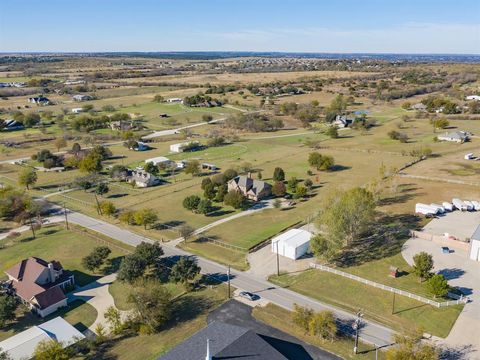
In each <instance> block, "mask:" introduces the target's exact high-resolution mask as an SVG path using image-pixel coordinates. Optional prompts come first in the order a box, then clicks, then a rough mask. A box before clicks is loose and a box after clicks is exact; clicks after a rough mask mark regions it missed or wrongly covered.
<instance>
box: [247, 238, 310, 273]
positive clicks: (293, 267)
mask: <svg viewBox="0 0 480 360" xmlns="http://www.w3.org/2000/svg"><path fill="white" fill-rule="evenodd" d="M247 260H248V263H249V264H250V269H248V270H247V273H250V274H255V275H258V276H262V277H263V278H265V279H267V278H268V276H269V275H272V274H276V273H277V255H276V254H275V253H273V252H272V250H271V244H268V245H266V246H264V247H262V248H261V249H259V250H257V251H255V252H253V253H250V254H248V257H247ZM278 260H279V261H278V262H279V265H280V266H279V267H280V271H281V272H288V273H295V272H300V271H303V270H306V269H308V268H309V264H310V262H312V258H311V257H305V258H301V259H298V260H292V259H289V258H287V257H284V256H281V255H280V256H279V257H278Z"/></svg>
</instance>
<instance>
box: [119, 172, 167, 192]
mask: <svg viewBox="0 0 480 360" xmlns="http://www.w3.org/2000/svg"><path fill="white" fill-rule="evenodd" d="M127 181H128V182H134V183H135V186H137V187H140V188H146V187H150V186H155V185H158V184H160V179H159V178H158V177H156V176H155V175H152V174H150V173H148V172H146V171H144V170H133V171H132V173H131V175H130V176H129V177H128V178H127Z"/></svg>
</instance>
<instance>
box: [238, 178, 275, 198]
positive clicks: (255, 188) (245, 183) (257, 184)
mask: <svg viewBox="0 0 480 360" xmlns="http://www.w3.org/2000/svg"><path fill="white" fill-rule="evenodd" d="M230 181H233V182H235V183H236V184H237V185H238V186H239V187H243V188H245V189H246V191H247V192H250V191H251V192H253V193H254V194H259V193H261V192H262V191H263V190H264V189H269V188H271V185H270V184H269V183H266V182H265V181H261V180H256V179H252V178H250V177H248V176H245V175H240V176H237V177H236V178H234V179H232V180H230Z"/></svg>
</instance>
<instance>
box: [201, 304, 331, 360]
mask: <svg viewBox="0 0 480 360" xmlns="http://www.w3.org/2000/svg"><path fill="white" fill-rule="evenodd" d="M212 321H221V322H224V323H227V324H231V325H237V326H242V327H245V328H248V329H250V330H252V331H255V332H256V333H257V334H259V335H261V336H262V337H263V339H264V340H265V341H267V342H268V343H269V344H270V345H272V346H273V347H275V348H276V349H277V350H278V351H280V352H281V353H282V354H283V356H285V357H286V358H287V359H292V360H313V359H315V360H339V359H340V358H339V357H337V356H335V355H333V354H331V353H329V352H327V351H325V350H322V349H319V348H317V347H314V346H312V345H309V344H306V343H304V342H303V341H301V340H299V339H297V338H295V337H293V336H291V335H289V334H286V333H284V332H282V331H280V330H277V329H275V328H273V327H271V326H268V325H266V324H264V323H262V322H260V321H257V320H256V319H255V318H254V317H253V316H252V308H251V307H250V306H248V305H245V304H242V303H239V302H238V301H236V300H230V301H228V302H227V303H225V304H223V305H222V306H220V307H219V308H217V309H215V310H214V311H212V312H211V313H210V314H209V315H208V318H207V322H208V323H210V322H212ZM289 343H290V344H289ZM286 345H288V346H286Z"/></svg>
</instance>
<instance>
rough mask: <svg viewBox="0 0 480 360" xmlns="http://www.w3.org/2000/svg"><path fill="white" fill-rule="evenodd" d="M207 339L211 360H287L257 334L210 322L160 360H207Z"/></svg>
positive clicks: (234, 326)
mask: <svg viewBox="0 0 480 360" xmlns="http://www.w3.org/2000/svg"><path fill="white" fill-rule="evenodd" d="M207 339H208V340H210V354H211V355H212V359H242V360H249V359H255V360H286V359H287V358H286V357H284V356H283V355H282V354H281V353H280V352H278V351H277V350H276V349H275V348H273V347H272V346H271V345H270V344H268V343H267V342H266V341H265V340H263V339H262V338H261V337H260V336H259V335H257V334H256V333H255V332H253V331H251V330H249V329H247V328H243V327H240V326H236V325H230V324H226V323H222V322H218V321H214V322H212V323H210V324H209V325H208V326H207V327H205V328H203V329H202V330H200V331H199V332H197V333H196V334H194V335H193V336H192V337H190V338H188V339H187V340H186V341H184V342H183V343H181V344H180V345H178V346H177V347H175V348H173V349H172V350H170V351H169V352H168V353H166V354H165V355H163V356H161V357H160V358H159V360H185V359H189V360H205V357H206V353H207Z"/></svg>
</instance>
